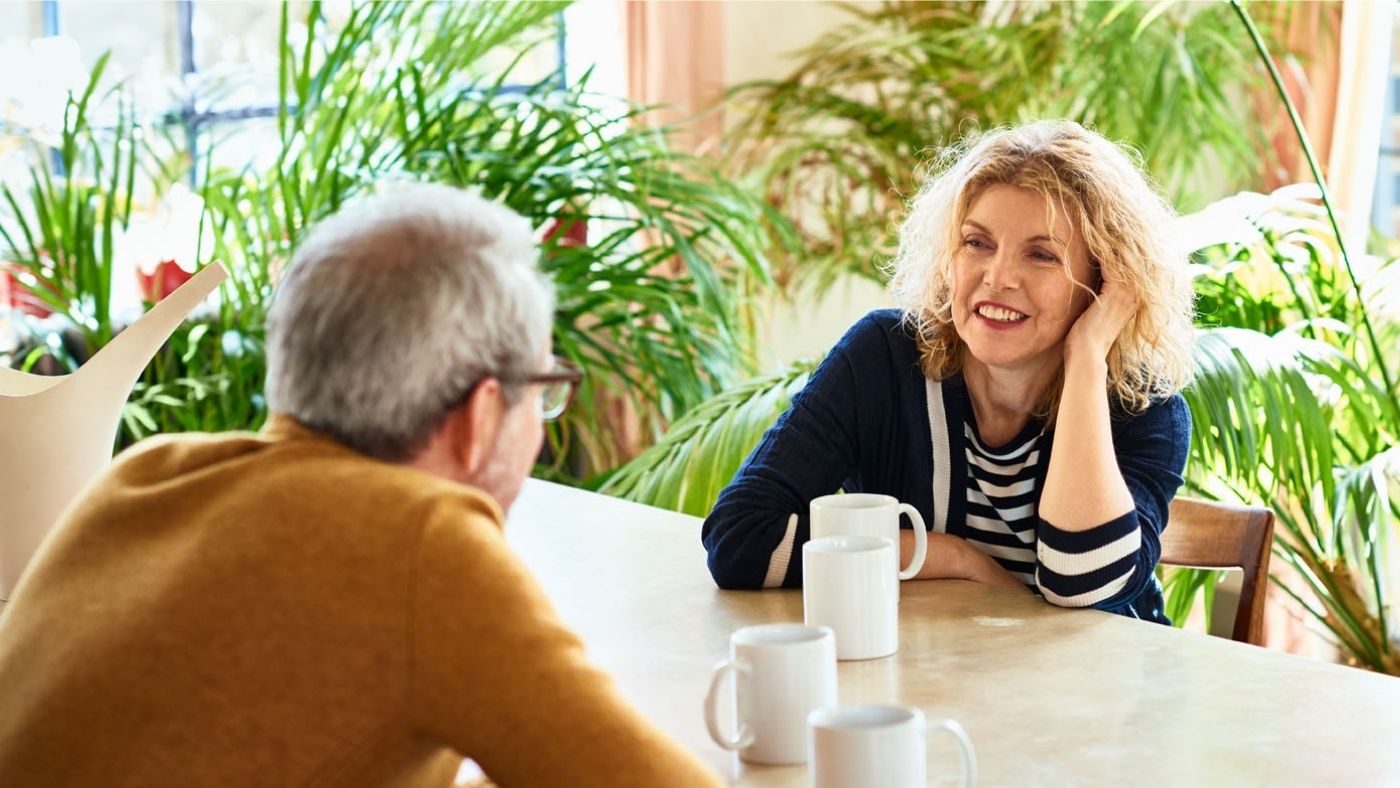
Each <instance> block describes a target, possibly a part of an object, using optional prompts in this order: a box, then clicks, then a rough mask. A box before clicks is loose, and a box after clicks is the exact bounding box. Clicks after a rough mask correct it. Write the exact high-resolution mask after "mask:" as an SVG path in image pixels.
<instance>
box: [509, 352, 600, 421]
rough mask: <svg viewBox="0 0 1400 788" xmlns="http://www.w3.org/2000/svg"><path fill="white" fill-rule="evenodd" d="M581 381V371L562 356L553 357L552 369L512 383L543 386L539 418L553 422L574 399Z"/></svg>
mask: <svg viewBox="0 0 1400 788" xmlns="http://www.w3.org/2000/svg"><path fill="white" fill-rule="evenodd" d="M582 380H583V370H581V369H579V368H578V367H576V366H574V365H573V364H572V363H571V362H570V361H569V360H568V359H566V358H564V357H563V356H555V357H554V369H552V370H550V371H549V372H540V373H538V374H534V375H526V376H525V377H523V378H519V379H518V380H515V381H512V382H515V383H527V384H543V385H544V390H543V391H541V392H540V418H542V419H544V420H545V421H554V420H555V419H557V418H559V416H560V415H561V414H563V412H564V409H565V408H567V407H569V403H570V402H572V401H573V399H574V389H575V387H577V386H578V384H579V382H580V381H582Z"/></svg>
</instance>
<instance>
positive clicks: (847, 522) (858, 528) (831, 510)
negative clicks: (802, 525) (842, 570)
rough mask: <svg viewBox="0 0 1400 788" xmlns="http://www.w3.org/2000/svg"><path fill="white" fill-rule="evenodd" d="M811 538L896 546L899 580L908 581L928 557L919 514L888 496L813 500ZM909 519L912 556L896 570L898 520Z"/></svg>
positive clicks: (896, 554) (849, 495)
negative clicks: (866, 539) (878, 540)
mask: <svg viewBox="0 0 1400 788" xmlns="http://www.w3.org/2000/svg"><path fill="white" fill-rule="evenodd" d="M809 512H810V516H809V520H810V522H811V529H812V538H813V539H820V538H822V537H824V536H881V537H884V538H886V539H889V540H890V541H892V542H894V544H895V552H894V560H895V562H896V563H895V567H896V571H898V572H899V579H900V580H908V579H910V578H912V577H914V576H915V575H917V574H918V573H919V570H920V569H923V568H924V558H925V557H927V555H928V529H927V528H925V527H924V518H923V517H921V516H920V515H919V510H918V509H915V508H914V507H912V506H910V505H909V504H907V503H900V502H899V499H897V498H893V497H891V496H888V495H874V494H871V493H843V494H841V495H823V496H822V497H820V498H813V499H812V503H811V508H810V510H809ZM901 514H907V515H909V521H910V522H911V523H913V524H914V555H912V556H910V558H909V565H908V566H906V567H904V568H903V569H898V566H899V564H898V562H899V516H900V515H901Z"/></svg>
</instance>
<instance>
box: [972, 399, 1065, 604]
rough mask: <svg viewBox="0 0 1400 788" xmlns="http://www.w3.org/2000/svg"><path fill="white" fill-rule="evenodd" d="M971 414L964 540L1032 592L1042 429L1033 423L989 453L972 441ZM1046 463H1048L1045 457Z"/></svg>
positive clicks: (1035, 589)
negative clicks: (965, 534)
mask: <svg viewBox="0 0 1400 788" xmlns="http://www.w3.org/2000/svg"><path fill="white" fill-rule="evenodd" d="M971 413H972V411H971V409H968V414H969V415H968V419H967V420H966V421H965V422H964V423H963V435H964V437H966V438H967V449H966V452H965V454H966V456H967V470H968V473H967V527H968V529H969V531H970V533H969V534H968V536H967V541H968V542H969V543H971V544H972V545H973V546H974V547H976V548H977V549H979V550H981V551H982V552H984V553H986V554H987V555H989V556H991V557H992V558H994V559H996V562H997V563H998V564H1001V567H1002V568H1003V569H1005V570H1006V571H1008V572H1010V573H1011V574H1012V575H1014V576H1015V577H1016V578H1017V579H1019V580H1020V581H1021V582H1022V583H1025V584H1026V585H1027V586H1029V587H1030V589H1031V590H1032V591H1039V589H1038V588H1037V587H1036V583H1035V528H1036V499H1037V498H1038V497H1039V496H1038V495H1037V492H1036V484H1035V480H1036V466H1037V465H1038V464H1039V463H1040V460H1041V458H1040V454H1041V452H1040V437H1041V435H1042V434H1044V425H1042V424H1040V423H1038V422H1034V421H1032V422H1031V423H1030V424H1028V425H1026V428H1025V429H1023V430H1022V431H1021V434H1020V435H1017V436H1016V437H1015V438H1013V439H1012V440H1011V442H1010V443H1008V444H1006V445H1005V446H1000V447H997V448H995V449H989V448H987V447H986V446H985V445H983V443H982V441H981V439H979V438H978V437H977V427H976V425H975V424H974V423H973V421H972V416H971ZM1047 459H1048V458H1047Z"/></svg>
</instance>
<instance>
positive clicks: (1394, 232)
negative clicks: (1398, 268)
mask: <svg viewBox="0 0 1400 788" xmlns="http://www.w3.org/2000/svg"><path fill="white" fill-rule="evenodd" d="M1394 25H1395V27H1394V32H1393V33H1392V35H1391V38H1390V42H1391V43H1390V78H1389V79H1387V80H1386V88H1385V105H1384V106H1385V111H1384V112H1383V113H1382V114H1381V118H1382V121H1381V122H1382V124H1383V125H1382V126H1381V149H1380V158H1379V160H1378V161H1377V163H1376V195H1375V200H1374V201H1373V204H1372V205H1373V207H1372V214H1371V223H1372V224H1374V225H1375V226H1376V228H1377V229H1379V230H1380V232H1381V233H1382V234H1383V235H1385V236H1386V237H1388V238H1400V15H1397V16H1396V17H1395V22H1394Z"/></svg>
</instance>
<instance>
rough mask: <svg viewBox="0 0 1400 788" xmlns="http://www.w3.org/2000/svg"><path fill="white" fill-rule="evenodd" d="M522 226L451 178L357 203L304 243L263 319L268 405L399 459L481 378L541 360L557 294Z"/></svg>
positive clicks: (367, 450) (513, 374)
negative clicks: (540, 270) (441, 183)
mask: <svg viewBox="0 0 1400 788" xmlns="http://www.w3.org/2000/svg"><path fill="white" fill-rule="evenodd" d="M536 255H537V251H536V248H535V244H534V240H533V238H532V233H531V229H530V226H529V224H528V223H527V222H526V221H525V220H524V219H523V218H521V217H520V216H519V215H517V214H516V213H514V212H513V211H511V210H510V209H508V208H506V207H504V206H501V205H498V204H496V203H493V202H490V201H488V200H484V199H482V198H480V197H476V196H473V195H471V194H468V193H467V192H464V191H461V190H458V189H453V188H450V187H447V186H436V185H429V184H412V185H400V186H396V187H394V188H392V189H390V190H386V191H384V192H381V193H379V194H376V195H375V196H372V197H368V198H365V199H362V200H359V201H356V202H353V203H351V204H350V205H348V206H347V207H345V208H344V209H342V210H340V211H339V212H337V213H336V214H334V215H333V216H330V217H328V218H327V219H325V220H324V221H322V222H320V223H319V224H317V225H316V226H315V227H314V228H313V229H312V230H311V232H310V234H309V235H308V236H306V238H305V239H304V240H303V241H302V242H301V245H300V248H298V250H297V252H296V255H295V256H294V257H293V259H292V263H291V265H290V266H289V270H288V273H287V275H286V277H285V278H284V279H283V280H282V282H281V284H280V285H279V286H278V288H277V295H276V297H275V298H274V300H273V303H272V308H271V310H270V312H269V313H268V324H267V363H268V372H267V403H268V407H269V409H270V410H272V411H273V412H279V413H286V414H289V415H291V416H293V417H295V418H296V419H297V420H298V421H300V422H301V423H302V424H305V425H306V426H308V427H311V428H312V429H315V430H319V431H321V432H325V433H327V434H329V435H330V436H332V437H334V438H336V439H337V440H339V441H340V442H342V443H344V444H346V445H348V446H350V447H351V448H354V449H356V450H357V451H360V452H363V453H364V454H368V455H370V456H373V457H378V458H380V459H384V460H389V461H401V460H405V459H408V458H410V457H412V456H413V455H414V454H416V453H417V452H418V451H420V450H421V449H422V448H423V447H424V446H425V445H426V444H427V441H428V439H429V437H430V436H431V434H432V432H433V430H434V429H436V428H437V426H438V425H439V424H440V423H441V422H442V419H443V417H444V416H445V415H446V413H447V411H448V410H449V409H450V408H451V407H452V406H453V405H455V404H457V403H458V402H460V401H461V399H462V398H463V396H464V395H466V394H467V392H468V391H469V389H470V388H471V387H472V386H473V385H475V384H476V383H477V382H478V381H480V380H481V379H483V378H485V377H487V376H495V377H497V378H499V379H501V380H502V381H503V382H504V383H506V384H507V385H506V390H507V393H508V395H510V396H511V397H514V396H518V394H517V392H518V391H519V388H518V387H516V386H513V385H511V384H512V383H518V382H520V380H521V379H522V378H523V377H524V376H526V375H529V374H531V373H533V372H538V371H539V370H538V369H536V368H537V367H538V366H539V363H540V362H539V360H540V356H541V355H542V354H543V353H544V352H545V349H546V348H547V347H548V344H547V343H548V342H549V337H550V331H551V325H552V316H553V310H554V296H553V292H552V290H551V288H550V287H549V285H548V284H547V283H546V282H545V280H544V279H543V278H542V277H541V276H540V274H539V273H538V271H537V270H536V268H535V258H536Z"/></svg>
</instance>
